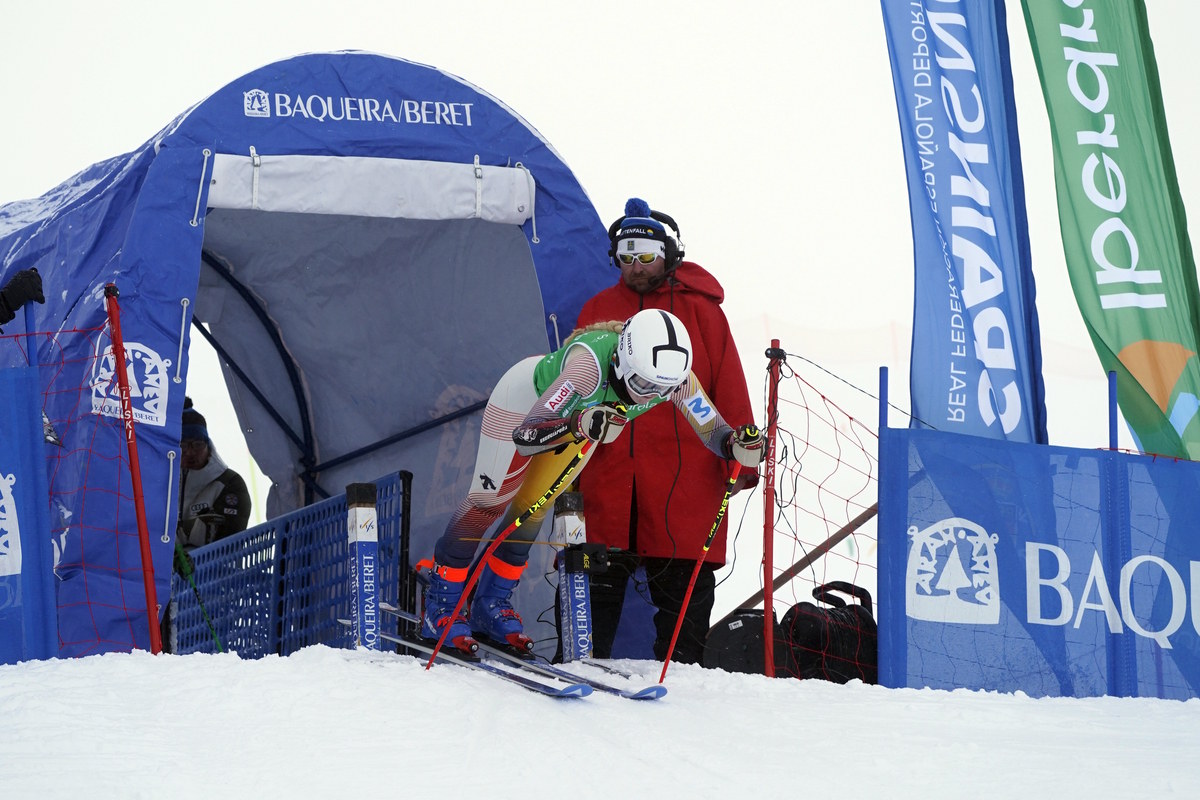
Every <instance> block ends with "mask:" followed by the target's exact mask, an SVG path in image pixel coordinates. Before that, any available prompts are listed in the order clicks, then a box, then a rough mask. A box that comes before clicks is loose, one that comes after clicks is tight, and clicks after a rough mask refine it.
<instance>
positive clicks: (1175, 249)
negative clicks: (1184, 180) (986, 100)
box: [1023, 0, 1200, 460]
mask: <svg viewBox="0 0 1200 800" xmlns="http://www.w3.org/2000/svg"><path fill="white" fill-rule="evenodd" d="M1023 5H1024V9H1025V22H1026V25H1027V27H1028V29H1029V38H1030V41H1031V42H1032V44H1033V53H1034V58H1035V60H1036V61H1037V67H1038V73H1039V75H1040V77H1041V82H1042V92H1043V94H1044V95H1045V98H1046V108H1047V110H1048V112H1049V116H1050V130H1051V137H1052V139H1053V144H1054V174H1055V181H1056V184H1057V187H1058V209H1059V222H1060V224H1061V226H1062V240H1063V249H1064V250H1065V252H1066V261H1067V269H1068V271H1069V272H1070V277H1071V286H1072V288H1073V289H1074V292H1075V299H1076V302H1077V303H1078V304H1079V310H1080V312H1081V313H1082V315H1083V319H1084V322H1085V323H1086V325H1087V328H1088V332H1089V333H1090V335H1091V338H1092V343H1093V345H1094V346H1095V348H1096V352H1097V353H1098V354H1099V356H1100V361H1101V363H1102V364H1103V366H1104V369H1105V371H1106V372H1107V371H1115V372H1116V373H1117V381H1118V383H1117V387H1118V398H1119V403H1120V407H1121V412H1122V414H1123V415H1124V416H1125V420H1126V422H1127V423H1128V424H1129V427H1130V429H1131V430H1132V431H1133V435H1134V437H1135V438H1136V439H1137V443H1138V446H1139V447H1140V448H1141V449H1142V450H1143V451H1145V452H1149V453H1160V454H1164V455H1170V456H1178V457H1183V458H1190V459H1196V460H1200V419H1197V411H1198V410H1200V399H1198V398H1200V359H1198V357H1197V353H1198V352H1200V343H1198V337H1200V314H1198V309H1200V293H1198V292H1197V288H1196V267H1195V262H1194V261H1193V258H1192V251H1191V245H1190V244H1189V242H1188V238H1187V222H1186V220H1185V218H1184V211H1183V202H1182V200H1181V198H1180V196H1179V185H1178V183H1177V182H1176V178H1175V164H1174V161H1173V159H1172V157H1171V146H1170V142H1169V140H1168V138H1167V123H1166V116H1165V114H1164V112H1163V104H1162V92H1161V89H1160V87H1159V81H1158V68H1157V66H1156V65H1155V61H1154V48H1153V46H1152V44H1151V42H1150V34H1149V29H1148V26H1147V23H1146V6H1145V3H1144V2H1143V0H1024V2H1023Z"/></svg>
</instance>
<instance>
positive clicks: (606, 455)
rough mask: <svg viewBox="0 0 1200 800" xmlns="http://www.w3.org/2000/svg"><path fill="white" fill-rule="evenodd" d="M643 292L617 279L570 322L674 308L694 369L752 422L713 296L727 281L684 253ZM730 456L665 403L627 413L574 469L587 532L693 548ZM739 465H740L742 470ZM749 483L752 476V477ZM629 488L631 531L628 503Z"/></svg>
mask: <svg viewBox="0 0 1200 800" xmlns="http://www.w3.org/2000/svg"><path fill="white" fill-rule="evenodd" d="M673 278H674V280H667V281H665V282H664V283H663V284H662V285H660V286H658V287H657V288H656V289H653V290H651V291H650V292H648V293H646V294H644V295H643V294H638V293H637V292H635V291H633V290H632V289H630V288H629V287H627V286H626V285H625V283H624V282H623V281H618V282H617V284H616V285H615V286H611V287H609V288H608V289H605V290H603V291H601V292H599V293H598V294H596V295H595V296H594V297H592V298H591V299H590V300H588V301H587V303H585V304H584V306H583V309H582V310H581V311H580V313H579V319H578V322H577V326H578V327H580V328H582V327H584V326H586V325H591V324H593V323H597V322H605V321H609V320H625V319H628V318H629V317H631V316H633V315H634V314H636V313H637V312H638V311H641V310H642V309H645V308H661V309H664V310H666V311H670V312H671V313H672V314H674V315H675V316H677V317H678V318H679V319H680V321H681V322H683V324H684V326H685V327H686V328H687V330H688V334H689V335H690V336H691V339H692V372H694V373H695V375H696V377H697V378H698V379H699V381H700V383H701V385H702V386H703V387H704V390H705V391H706V392H707V393H708V396H709V397H710V398H711V399H712V401H713V403H715V404H716V407H717V410H718V411H719V412H720V413H721V416H722V417H724V418H725V421H726V422H728V423H729V424H730V425H731V426H733V427H734V428H736V427H738V426H739V425H744V424H747V423H752V422H754V413H753V411H752V409H751V406H750V397H749V393H748V392H747V390H746V378H745V374H744V373H743V371H742V361H741V358H740V357H739V356H738V351H737V346H736V345H735V344H734V341H733V335H732V334H731V333H730V330H729V322H728V321H727V320H726V319H725V312H723V311H722V310H721V302H722V301H723V300H724V299H725V290H724V289H723V288H721V284H720V283H718V282H717V279H716V278H714V277H713V276H712V275H711V274H709V272H708V271H707V270H705V269H704V268H703V267H701V266H700V265H699V264H695V263H693V262H691V261H684V262H682V263H681V264H680V265H679V267H678V268H677V269H676V270H675V272H674V273H673ZM729 473H730V466H729V462H727V461H725V460H723V459H720V458H717V457H716V456H715V455H713V454H712V453H711V452H710V451H709V450H708V448H706V447H705V446H704V444H703V443H702V442H701V441H700V439H699V437H697V436H696V434H695V432H694V431H693V430H692V429H691V427H690V426H689V425H688V423H687V421H686V420H685V419H684V418H683V417H682V416H681V415H680V414H679V412H678V411H677V410H676V409H675V408H674V407H673V406H671V405H669V404H666V403H664V404H663V405H662V407H661V408H660V409H655V410H654V411H652V412H650V413H647V414H643V415H641V416H639V417H638V418H637V419H635V420H632V421H631V422H630V423H629V424H628V425H627V426H626V427H625V432H624V433H623V434H622V435H621V437H620V438H619V439H617V441H615V442H613V443H612V444H610V445H606V446H604V447H598V448H596V450H595V452H594V454H593V455H592V460H591V462H590V463H589V464H588V468H587V469H586V470H584V471H583V472H582V473H581V475H580V477H579V489H580V491H581V492H582V493H583V496H584V513H585V515H586V518H587V538H588V541H589V542H597V543H602V544H606V545H608V546H610V547H619V548H621V549H624V550H631V551H633V552H636V553H637V554H638V555H639V556H649V557H656V558H683V559H687V560H695V559H696V558H698V557H699V555H700V552H701V548H702V547H703V546H704V540H705V538H706V537H707V536H708V532H709V529H710V528H711V527H712V523H713V519H714V518H715V517H716V515H717V508H718V506H719V505H720V502H721V497H722V495H723V493H724V491H725V482H726V481H727V480H728V478H729ZM744 473H745V470H743V474H744ZM748 485H751V486H752V485H754V476H751V482H750V483H749V484H748ZM635 486H636V490H637V519H638V525H637V533H636V541H633V542H631V541H630V530H629V528H630V525H629V518H630V511H631V507H632V498H633V494H634V487H635ZM727 522H728V520H722V522H721V527H720V529H719V530H718V531H717V535H716V538H714V540H713V544H712V546H711V548H710V549H709V551H708V556H707V558H706V560H707V561H709V562H712V563H715V564H724V563H725V539H726V529H727Z"/></svg>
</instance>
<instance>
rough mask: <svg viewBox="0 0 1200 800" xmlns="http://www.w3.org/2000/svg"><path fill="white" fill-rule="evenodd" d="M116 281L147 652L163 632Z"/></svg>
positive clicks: (116, 351) (113, 316)
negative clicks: (155, 586) (143, 596)
mask: <svg viewBox="0 0 1200 800" xmlns="http://www.w3.org/2000/svg"><path fill="white" fill-rule="evenodd" d="M118 295H120V292H118V291H117V287H116V284H112V283H110V284H108V285H106V286H105V287H104V301H105V304H106V306H107V308H108V324H109V327H110V329H111V330H112V349H113V366H114V367H115V372H116V374H117V385H118V386H119V387H120V389H121V422H122V424H123V426H124V428H125V444H126V445H127V446H128V448H129V473H130V477H131V478H132V479H133V505H134V512H135V513H136V514H137V528H138V543H139V545H140V546H141V552H142V583H143V584H144V585H145V587H146V621H147V622H148V623H149V627H150V652H151V653H155V654H157V653H161V652H162V633H161V632H160V631H159V628H158V593H157V592H156V591H155V589H154V560H153V557H152V556H151V554H150V531H149V528H147V526H146V504H145V502H144V501H143V498H142V467H141V463H140V462H139V461H138V451H137V436H136V435H135V433H134V429H133V402H132V400H131V399H130V393H129V373H128V372H127V371H126V369H125V343H124V341H123V340H122V338H121V308H120V306H119V305H118V304H117V297H118Z"/></svg>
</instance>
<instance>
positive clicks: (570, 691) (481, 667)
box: [338, 619, 592, 698]
mask: <svg viewBox="0 0 1200 800" xmlns="http://www.w3.org/2000/svg"><path fill="white" fill-rule="evenodd" d="M338 622H340V623H342V624H343V625H349V622H350V621H349V620H343V619H339V620H338ZM379 638H381V639H385V640H387V641H389V642H392V643H394V644H398V645H400V646H401V647H408V648H411V649H413V650H418V651H420V652H422V653H427V654H431V653H433V645H432V644H430V643H428V642H423V641H421V640H420V639H410V638H408V637H405V636H395V635H393V634H390V633H384V632H382V631H380V633H379ZM437 661H438V662H439V663H444V664H455V665H457V666H460V667H467V668H468V669H473V670H477V671H479V672H486V673H487V674H489V675H494V676H495V677H497V678H500V679H501V680H504V681H508V682H509V683H514V684H516V685H517V686H520V687H521V688H523V689H528V690H529V691H531V692H537V693H538V694H541V695H545V696H546V697H555V698H565V697H587V696H588V695H589V694H591V693H592V687H591V686H588V685H587V684H585V683H578V682H568V683H566V684H559V683H558V681H557V679H556V680H555V682H554V683H550V682H547V681H541V680H538V679H537V678H535V677H533V676H531V675H529V674H526V673H524V672H519V671H514V670H509V669H505V668H504V667H502V666H500V665H499V664H496V663H493V662H491V661H483V660H475V659H472V658H470V657H467V656H459V655H457V654H456V653H455V651H452V650H446V649H445V648H443V649H442V651H441V652H439V653H438V655H437Z"/></svg>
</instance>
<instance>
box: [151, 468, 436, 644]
mask: <svg viewBox="0 0 1200 800" xmlns="http://www.w3.org/2000/svg"><path fill="white" fill-rule="evenodd" d="M375 485H376V488H377V491H378V496H377V505H376V508H377V525H378V530H379V533H378V543H377V547H378V558H377V562H376V571H375V574H376V575H377V583H376V587H377V592H378V601H380V602H384V601H386V602H390V603H395V604H397V605H402V606H404V607H410V606H411V594H412V590H411V589H408V588H406V581H405V580H404V579H406V578H407V577H408V574H409V572H410V570H409V568H408V565H407V560H408V556H407V552H406V549H405V539H406V536H405V531H404V527H405V525H406V524H407V519H406V517H405V512H406V510H407V508H408V505H409V496H410V494H411V487H412V475H411V473H408V472H397V473H393V474H391V475H389V476H387V477H385V478H381V479H379V480H378V481H376V482H375ZM347 516H348V505H347V502H346V496H345V495H339V496H337V497H332V498H330V499H328V500H324V501H322V502H320V503H314V504H313V505H310V506H306V507H305V508H301V509H298V510H296V511H294V512H292V513H290V514H286V515H284V516H282V517H278V518H276V519H273V520H269V521H268V522H265V523H263V524H262V525H258V526H255V527H253V528H249V529H247V530H245V531H243V532H242V533H239V534H236V535H234V536H230V537H228V538H225V539H222V540H220V541H217V542H214V543H212V544H210V545H206V546H205V547H200V548H197V549H195V550H193V551H192V552H191V556H192V561H193V562H194V563H195V577H196V591H195V592H193V591H192V590H191V588H190V587H189V586H188V585H187V583H186V582H185V581H184V580H183V578H182V577H181V576H179V575H175V576H174V578H173V580H172V584H171V597H172V602H174V603H175V604H176V613H175V631H176V643H175V647H174V652H176V653H195V652H204V653H212V652H216V651H217V646H216V642H215V641H214V638H213V633H214V631H210V629H209V627H208V622H206V620H205V617H204V611H207V613H208V618H209V620H211V621H212V625H213V628H214V629H215V633H216V637H217V638H218V639H219V640H220V641H221V643H222V645H223V646H224V649H226V650H230V651H233V652H237V653H239V654H240V655H241V656H242V657H244V658H260V657H262V656H265V655H271V654H279V655H289V654H291V653H294V652H295V651H297V650H299V649H300V648H302V647H306V646H308V645H312V644H329V645H333V646H336V647H349V646H351V645H352V643H353V636H352V633H351V631H350V629H348V628H346V627H344V626H343V625H341V624H340V623H339V622H338V620H339V619H351V618H352V617H353V613H352V608H351V603H352V599H353V591H352V588H351V580H350V568H349V560H350V547H349V542H348V541H347V535H346V526H347ZM201 602H203V605H204V608H203V611H202V610H201V605H200V604H201Z"/></svg>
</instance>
